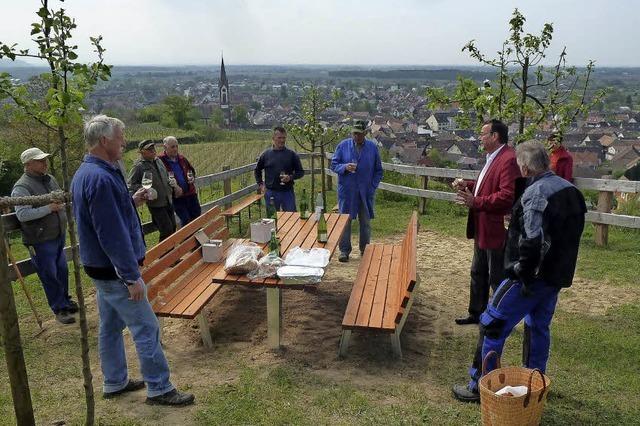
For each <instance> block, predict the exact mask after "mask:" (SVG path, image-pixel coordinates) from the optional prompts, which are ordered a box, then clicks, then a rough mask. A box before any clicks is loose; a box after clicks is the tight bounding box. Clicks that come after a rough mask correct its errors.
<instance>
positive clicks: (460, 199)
mask: <svg viewBox="0 0 640 426" xmlns="http://www.w3.org/2000/svg"><path fill="white" fill-rule="evenodd" d="M473 199H474V196H473V194H472V193H471V191H469V188H465V189H464V191H458V193H457V194H456V203H457V204H460V205H465V206H467V207H473Z"/></svg>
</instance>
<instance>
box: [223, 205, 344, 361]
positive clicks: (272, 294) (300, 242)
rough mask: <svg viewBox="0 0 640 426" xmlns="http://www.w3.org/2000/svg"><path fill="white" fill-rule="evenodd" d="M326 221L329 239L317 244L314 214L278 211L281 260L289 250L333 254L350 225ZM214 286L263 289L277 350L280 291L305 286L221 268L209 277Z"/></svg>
mask: <svg viewBox="0 0 640 426" xmlns="http://www.w3.org/2000/svg"><path fill="white" fill-rule="evenodd" d="M325 218H326V220H327V231H328V234H329V235H328V240H327V242H326V243H319V242H318V240H317V235H318V231H317V222H316V221H315V220H314V215H311V217H310V218H309V219H300V215H299V213H297V212H279V213H278V227H277V233H276V235H277V236H278V238H279V240H280V252H281V255H282V257H284V256H286V254H287V253H288V251H289V250H291V249H293V248H294V247H297V246H299V247H301V248H303V249H310V248H315V247H318V248H325V249H327V250H329V256H331V255H333V252H334V251H335V249H336V247H337V246H338V243H339V241H340V237H342V233H343V232H344V230H345V229H346V227H347V224H348V223H349V215H348V214H339V213H328V214H325ZM237 241H240V242H243V241H249V240H242V239H229V242H230V243H231V244H233V243H234V242H237ZM268 245H269V244H268V243H267V244H262V245H261V246H262V247H263V249H264V250H265V252H266V251H268ZM212 282H213V283H214V284H224V285H243V286H248V287H265V288H266V293H267V341H268V344H269V347H270V348H272V349H278V348H279V347H280V341H281V338H282V290H283V289H296V290H301V289H304V287H305V286H304V285H292V284H284V283H283V282H282V281H281V280H279V279H277V278H263V279H255V280H250V279H249V278H247V276H246V275H231V274H227V273H226V272H225V271H224V269H223V268H217V270H216V272H215V273H214V275H213V277H212Z"/></svg>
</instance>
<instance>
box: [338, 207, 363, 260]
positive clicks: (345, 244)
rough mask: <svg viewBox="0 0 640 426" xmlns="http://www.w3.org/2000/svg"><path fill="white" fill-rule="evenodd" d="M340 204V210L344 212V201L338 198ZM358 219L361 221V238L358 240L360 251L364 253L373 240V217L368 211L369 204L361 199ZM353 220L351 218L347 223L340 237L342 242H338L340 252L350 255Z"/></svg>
mask: <svg viewBox="0 0 640 426" xmlns="http://www.w3.org/2000/svg"><path fill="white" fill-rule="evenodd" d="M338 201H339V204H340V206H339V207H340V212H341V213H343V212H344V210H343V205H342V204H343V202H341V200H338ZM358 220H359V221H360V239H359V241H358V245H359V247H360V253H364V249H365V247H367V244H369V241H371V218H369V212H368V211H367V206H366V205H365V204H364V203H363V202H362V200H360V203H359V207H358ZM351 222H353V220H351V219H349V223H347V227H346V228H345V230H344V233H343V234H342V238H341V239H340V243H339V244H338V246H339V248H340V253H341V254H345V255H347V256H349V254H350V253H351Z"/></svg>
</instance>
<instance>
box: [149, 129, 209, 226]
mask: <svg viewBox="0 0 640 426" xmlns="http://www.w3.org/2000/svg"><path fill="white" fill-rule="evenodd" d="M163 144H164V152H163V153H162V154H160V155H158V158H159V159H160V160H162V164H164V167H165V168H166V169H167V173H168V174H169V184H170V185H171V187H172V188H176V190H175V191H174V193H173V208H174V210H175V211H176V214H177V215H178V217H179V218H180V225H181V226H185V225H186V224H187V223H189V222H191V221H192V220H193V219H195V218H197V217H198V216H200V214H202V209H201V208H200V202H199V201H198V193H197V192H196V186H195V178H196V171H195V169H194V168H193V166H192V165H191V163H189V160H187V159H186V158H185V157H184V156H183V155H181V154H179V153H178V140H177V139H176V138H175V137H174V136H167V137H166V138H164V140H163ZM178 194H180V195H178Z"/></svg>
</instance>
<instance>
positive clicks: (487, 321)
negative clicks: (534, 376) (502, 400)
mask: <svg viewBox="0 0 640 426" xmlns="http://www.w3.org/2000/svg"><path fill="white" fill-rule="evenodd" d="M527 288H529V287H527ZM521 289H522V283H521V282H519V281H514V280H509V279H507V280H504V281H503V282H502V284H500V286H499V287H498V289H497V290H496V292H495V293H494V295H493V297H492V299H491V301H490V302H489V305H488V306H487V309H486V310H485V311H484V313H483V314H482V315H481V316H480V337H479V340H478V347H477V348H476V354H475V356H474V360H473V364H472V366H471V368H470V369H469V375H470V376H471V381H470V382H469V387H470V388H471V389H478V380H480V376H481V375H482V360H484V357H486V356H487V354H488V353H489V352H491V351H496V352H497V353H498V356H501V355H502V349H503V348H504V343H505V341H506V339H507V337H509V335H510V334H511V331H512V330H513V327H515V326H516V325H517V324H518V323H519V322H520V321H522V319H523V318H524V324H525V333H524V341H523V357H522V358H523V360H522V361H523V365H524V366H525V367H527V368H539V369H540V371H542V372H543V373H544V372H545V371H546V369H547V360H548V359H549V346H550V345H551V333H550V331H549V325H550V324H551V319H552V318H553V314H554V312H555V309H556V303H557V302H558V293H559V292H560V288H558V287H554V286H551V285H547V284H546V283H545V282H544V281H536V282H535V283H533V284H532V285H531V286H530V291H531V293H532V294H531V295H529V296H526V297H525V296H523V295H522V294H521V293H520V290H521ZM495 367H496V365H495V359H492V360H491V361H490V362H489V363H488V364H487V372H489V371H491V370H493V369H495Z"/></svg>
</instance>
